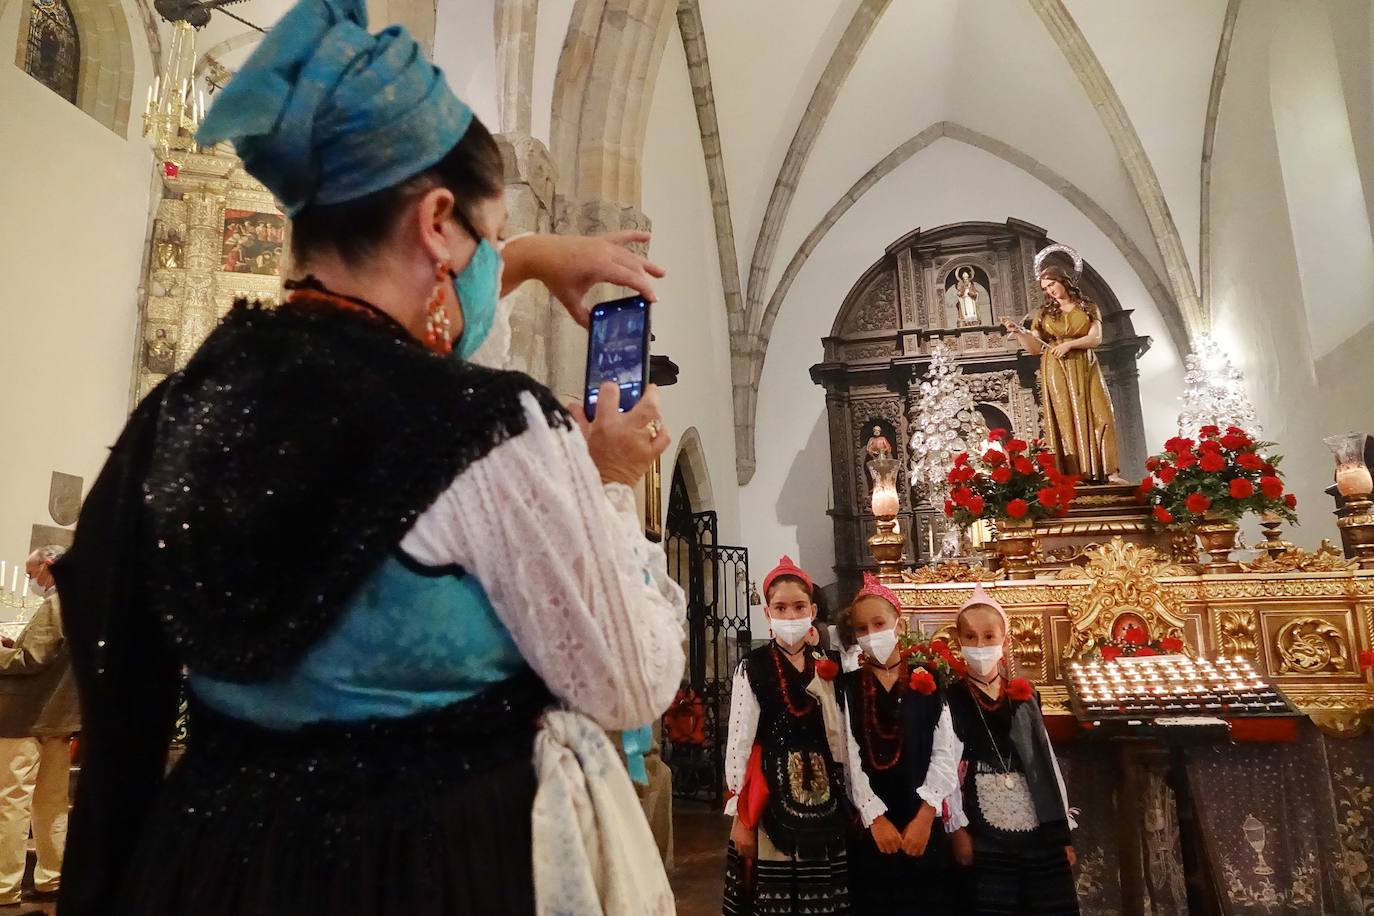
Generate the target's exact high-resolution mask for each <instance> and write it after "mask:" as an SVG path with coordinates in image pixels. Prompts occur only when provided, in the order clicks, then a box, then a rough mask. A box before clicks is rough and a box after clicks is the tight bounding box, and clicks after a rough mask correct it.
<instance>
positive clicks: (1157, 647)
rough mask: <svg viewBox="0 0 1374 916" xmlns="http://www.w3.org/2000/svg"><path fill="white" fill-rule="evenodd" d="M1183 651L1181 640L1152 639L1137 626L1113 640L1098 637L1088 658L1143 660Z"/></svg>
mask: <svg viewBox="0 0 1374 916" xmlns="http://www.w3.org/2000/svg"><path fill="white" fill-rule="evenodd" d="M1182 651H1183V640H1182V639H1180V638H1179V637H1177V636H1164V637H1161V638H1158V639H1153V638H1151V637H1150V634H1149V633H1147V632H1145V630H1143V629H1142V628H1140V627H1137V626H1127V627H1126V628H1125V629H1123V630H1122V631H1121V635H1120V636H1118V637H1114V638H1107V637H1098V638H1097V640H1096V641H1095V642H1094V643H1093V645H1092V648H1091V649H1089V650H1088V655H1089V657H1092V656H1094V655H1095V656H1097V657H1099V658H1101V659H1102V660H1103V661H1104V662H1110V661H1115V660H1116V659H1118V658H1145V657H1146V656H1150V655H1177V654H1179V653H1180V652H1182Z"/></svg>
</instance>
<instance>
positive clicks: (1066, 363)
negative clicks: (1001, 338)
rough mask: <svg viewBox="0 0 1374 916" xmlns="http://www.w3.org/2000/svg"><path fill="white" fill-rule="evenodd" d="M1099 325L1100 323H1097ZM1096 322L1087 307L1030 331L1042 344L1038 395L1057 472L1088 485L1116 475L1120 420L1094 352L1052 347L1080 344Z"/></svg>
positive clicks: (1039, 321)
mask: <svg viewBox="0 0 1374 916" xmlns="http://www.w3.org/2000/svg"><path fill="white" fill-rule="evenodd" d="M1097 323H1098V324H1099V326H1100V322H1097ZM1093 324H1094V319H1093V316H1092V315H1091V314H1090V313H1089V311H1088V309H1087V308H1085V307H1084V306H1083V304H1081V303H1080V304H1077V305H1076V306H1075V307H1074V308H1071V309H1070V310H1069V311H1067V312H1063V311H1061V312H1059V313H1057V314H1056V313H1053V312H1051V313H1050V314H1048V315H1044V314H1041V315H1037V316H1036V317H1035V320H1034V321H1033V322H1032V323H1031V330H1032V331H1033V332H1034V334H1035V336H1037V337H1039V338H1040V340H1041V341H1042V349H1041V351H1040V392H1041V398H1042V401H1043V404H1042V409H1043V411H1044V438H1045V444H1046V446H1047V447H1048V448H1049V449H1050V451H1052V452H1054V454H1055V455H1056V456H1058V458H1059V469H1060V470H1061V471H1063V472H1064V473H1066V474H1080V475H1082V477H1083V479H1084V480H1085V481H1089V482H1093V483H1101V482H1105V481H1107V480H1108V479H1110V478H1111V476H1112V475H1114V474H1115V473H1116V472H1117V469H1118V467H1119V465H1118V462H1117V455H1116V422H1115V419H1114V417H1113V415H1112V399H1111V398H1110V397H1109V396H1108V394H1107V386H1106V385H1105V384H1104V383H1103V381H1102V368H1101V366H1099V365H1098V362H1097V354H1096V353H1094V352H1093V350H1092V348H1090V347H1084V348H1082V349H1073V350H1070V351H1069V352H1068V353H1067V354H1065V355H1064V356H1056V355H1054V347H1055V346H1056V345H1058V344H1062V343H1065V342H1068V341H1073V340H1081V339H1083V338H1085V337H1087V336H1088V335H1089V334H1090V333H1091V332H1092V330H1093Z"/></svg>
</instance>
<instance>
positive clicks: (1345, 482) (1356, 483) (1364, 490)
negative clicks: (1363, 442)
mask: <svg viewBox="0 0 1374 916" xmlns="http://www.w3.org/2000/svg"><path fill="white" fill-rule="evenodd" d="M1336 489H1337V490H1339V491H1340V494H1341V495H1342V496H1344V497H1347V498H1349V497H1352V496H1368V495H1369V494H1370V492H1371V491H1374V478H1371V477H1370V476H1369V468H1367V467H1365V466H1364V465H1363V464H1361V463H1359V462H1349V463H1346V464H1338V465H1336Z"/></svg>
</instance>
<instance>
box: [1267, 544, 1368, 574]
mask: <svg viewBox="0 0 1374 916" xmlns="http://www.w3.org/2000/svg"><path fill="white" fill-rule="evenodd" d="M1359 567H1360V564H1359V562H1358V561H1356V560H1347V559H1346V558H1345V555H1344V554H1342V553H1341V552H1340V550H1338V549H1336V547H1335V546H1333V545H1332V544H1331V542H1330V541H1323V542H1322V546H1321V548H1320V549H1319V550H1317V552H1316V553H1308V552H1307V551H1305V550H1303V549H1302V548H1301V547H1296V548H1294V549H1292V550H1288V551H1285V552H1284V553H1282V554H1280V555H1279V556H1277V557H1260V558H1259V559H1257V560H1255V561H1254V562H1252V563H1242V564H1241V568H1242V569H1243V570H1245V571H1246V572H1249V573H1286V572H1354V571H1355V570H1356V569H1359Z"/></svg>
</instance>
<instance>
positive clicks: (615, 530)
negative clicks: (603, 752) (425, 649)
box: [401, 394, 686, 729]
mask: <svg viewBox="0 0 1374 916" xmlns="http://www.w3.org/2000/svg"><path fill="white" fill-rule="evenodd" d="M521 406H522V407H523V409H524V411H525V414H526V419H527V421H528V426H529V428H528V429H527V430H526V431H525V432H524V433H522V434H520V435H518V436H516V437H515V438H513V439H510V440H508V441H507V442H504V443H502V444H501V445H498V446H497V447H496V448H494V449H492V451H491V452H490V453H488V454H487V455H486V456H485V457H483V458H481V459H480V460H478V461H476V462H474V463H473V464H472V465H470V466H469V467H468V468H467V469H466V470H465V471H464V472H463V473H462V474H460V475H459V476H458V478H457V479H456V480H455V481H454V482H453V485H452V486H451V487H449V489H448V490H446V491H445V492H444V493H443V494H442V495H441V496H440V497H439V499H438V500H437V501H436V502H435V504H434V505H433V506H431V507H430V509H429V510H428V511H427V512H426V513H425V514H424V515H423V516H421V518H420V520H419V521H418V522H416V524H415V526H414V527H413V528H412V529H411V530H410V532H409V533H408V534H407V535H406V537H405V538H404V539H403V540H402V542H401V549H402V550H404V551H405V552H406V553H408V554H410V555H411V556H413V557H415V559H417V560H418V561H420V562H421V563H425V564H428V565H433V566H441V565H445V564H449V563H456V564H458V565H460V566H462V567H463V568H464V569H466V570H467V571H468V572H469V573H471V574H472V575H474V576H476V577H477V580H478V581H479V582H481V584H482V586H483V588H485V589H486V592H487V595H488V596H489V597H490V598H491V602H492V606H493V607H494V608H495V610H496V614H497V616H498V617H500V618H501V622H502V623H504V624H505V625H506V628H507V629H508V630H510V633H511V636H512V638H513V639H514V640H515V644H516V645H517V646H518V647H519V649H520V652H521V654H522V655H524V657H525V660H526V661H528V662H529V664H530V667H531V668H533V669H534V670H535V671H536V672H537V673H538V674H539V675H540V677H542V678H543V679H544V682H545V683H546V684H548V686H549V689H550V690H552V691H553V692H554V694H555V695H557V696H558V697H559V698H560V699H562V700H563V701H564V702H566V703H567V704H568V705H569V706H570V707H572V708H573V709H575V710H577V711H579V712H582V713H585V714H586V715H589V716H591V717H592V718H593V719H595V720H596V721H597V722H598V723H599V724H600V725H601V726H602V727H604V728H610V729H629V728H636V727H638V726H641V725H644V724H645V723H646V722H652V721H654V720H655V719H657V718H658V716H659V715H660V714H661V713H662V712H663V710H665V709H667V708H668V704H669V703H670V702H672V699H673V696H674V694H675V693H676V691H677V689H678V686H679V683H680V680H681V677H682V668H683V650H682V640H683V631H682V620H683V618H684V616H685V612H686V602H685V600H684V598H683V594H682V589H680V588H678V586H677V584H676V583H675V582H673V581H672V580H671V579H669V578H668V575H667V572H666V571H665V568H664V566H665V560H664V556H663V551H662V549H660V548H659V547H658V545H656V544H653V543H651V542H650V541H649V540H647V539H646V538H645V537H644V535H643V533H642V532H641V531H640V528H639V521H638V514H637V509H636V506H635V498H634V493H633V491H631V490H630V488H629V487H626V486H623V485H619V484H612V485H609V486H606V487H603V486H602V485H601V480H600V475H599V474H598V473H597V470H596V467H595V466H594V465H593V464H592V460H591V455H590V454H589V453H588V451H587V445H586V442H585V440H584V439H583V437H582V434H581V432H579V431H578V430H576V429H567V428H561V427H560V428H553V427H551V426H550V425H549V422H548V420H547V419H546V418H545V415H544V411H543V410H542V408H541V407H540V406H539V403H538V402H537V401H536V400H535V398H534V396H533V395H530V394H524V395H522V396H521Z"/></svg>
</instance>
